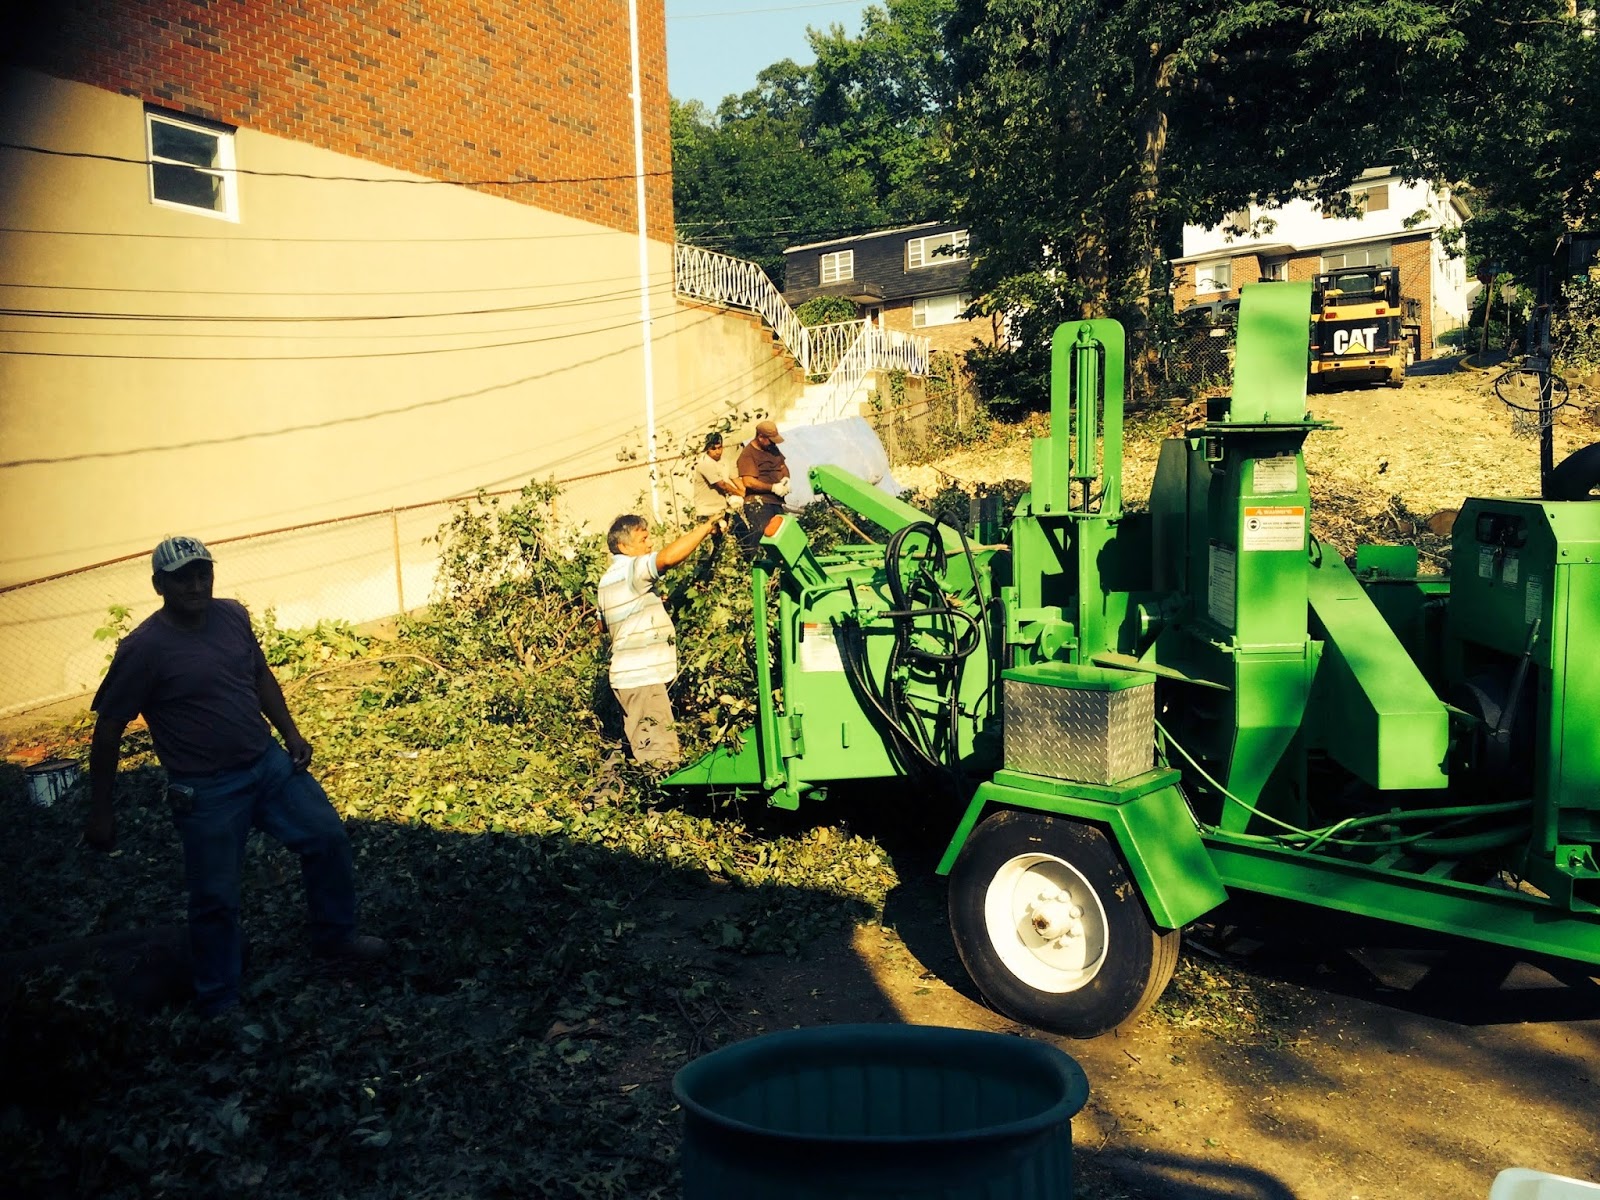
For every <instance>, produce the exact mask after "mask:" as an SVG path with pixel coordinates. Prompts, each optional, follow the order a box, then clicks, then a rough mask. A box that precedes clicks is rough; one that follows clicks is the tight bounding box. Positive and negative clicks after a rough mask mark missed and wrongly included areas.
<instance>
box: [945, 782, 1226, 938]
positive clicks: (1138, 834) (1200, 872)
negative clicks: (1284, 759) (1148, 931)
mask: <svg viewBox="0 0 1600 1200" xmlns="http://www.w3.org/2000/svg"><path fill="white" fill-rule="evenodd" d="M1040 782H1041V783H1044V784H1048V786H1049V789H1050V790H1049V791H1047V792H1046V791H1036V790H1035V789H1033V788H1031V787H1026V786H1020V787H1019V786H1016V785H1015V784H1013V783H1009V782H990V783H985V784H981V785H979V787H978V790H977V791H976V792H975V793H974V794H973V797H972V802H971V803H970V804H968V805H967V811H966V812H965V813H964V814H963V815H962V818H961V823H960V824H959V825H958V826H957V827H956V832H955V836H954V837H952V838H951V839H950V844H949V845H948V846H947V847H946V848H945V852H944V857H943V858H942V859H940V860H939V866H938V869H937V873H938V874H940V875H948V874H949V873H950V868H951V867H953V866H955V862H956V859H957V858H958V857H959V856H960V854H961V848H962V847H963V846H964V845H966V842H967V838H968V837H970V836H971V834H972V831H973V829H974V828H975V827H976V826H977V824H978V821H979V820H980V819H981V818H982V817H983V816H985V815H986V814H987V813H988V812H990V811H994V810H996V809H1000V808H1016V809H1023V810H1029V811H1033V812H1043V813H1050V814H1052V815H1054V816H1059V817H1064V818H1068V819H1071V820H1079V821H1084V822H1087V823H1088V824H1091V825H1097V826H1099V827H1100V828H1102V829H1104V830H1105V832H1106V833H1107V834H1109V835H1110V837H1111V840H1112V841H1113V842H1115V843H1116V846H1117V850H1118V851H1119V852H1120V853H1121V855H1122V858H1123V861H1124V862H1125V863H1126V864H1127V867H1128V872H1129V874H1130V875H1132V876H1133V879H1134V882H1135V883H1136V884H1137V885H1138V887H1139V892H1140V895H1141V897H1142V898H1143V900H1144V902H1145V905H1146V907H1147V908H1148V909H1149V910H1150V919H1151V920H1152V921H1153V922H1154V923H1155V924H1156V925H1157V926H1158V927H1159V928H1161V929H1181V928H1183V927H1184V926H1185V925H1187V924H1189V923H1190V922H1191V921H1196V920H1198V919H1199V918H1201V917H1203V916H1205V914H1206V913H1208V912H1210V911H1211V910H1212V909H1214V908H1216V907H1217V906H1218V905H1219V904H1221V903H1222V902H1223V901H1224V900H1226V899H1227V898H1228V893H1227V889H1226V888H1225V887H1223V884H1222V877H1221V876H1220V875H1218V874H1217V868H1216V865H1215V864H1214V863H1213V862H1212V861H1211V855H1210V853H1209V852H1208V851H1207V850H1206V845H1205V841H1204V839H1203V838H1202V837H1201V836H1200V830H1199V828H1198V827H1197V826H1196V825H1195V823H1194V818H1193V817H1192V816H1191V815H1190V812H1189V805H1188V802H1187V801H1186V800H1185V799H1184V797H1183V793H1182V792H1181V791H1179V790H1178V786H1177V784H1176V783H1166V784H1164V785H1162V786H1159V787H1154V788H1152V789H1150V790H1148V791H1144V792H1140V793H1139V794H1136V795H1132V796H1127V797H1126V798H1122V799H1119V801H1118V802H1116V803H1111V802H1108V801H1107V800H1106V799H1105V798H1104V796H1105V793H1106V789H1103V788H1094V787H1092V786H1088V785H1086V786H1084V787H1083V788H1082V792H1083V793H1093V794H1076V795H1075V794H1072V791H1073V785H1071V784H1065V783H1062V782H1061V781H1059V780H1041V781H1040Z"/></svg>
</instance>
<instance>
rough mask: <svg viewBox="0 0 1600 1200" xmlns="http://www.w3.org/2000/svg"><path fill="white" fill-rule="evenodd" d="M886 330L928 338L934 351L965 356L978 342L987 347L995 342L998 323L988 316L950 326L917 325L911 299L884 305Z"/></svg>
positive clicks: (952, 322) (956, 322) (952, 323)
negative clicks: (912, 322)
mask: <svg viewBox="0 0 1600 1200" xmlns="http://www.w3.org/2000/svg"><path fill="white" fill-rule="evenodd" d="M883 327H884V328H885V329H894V330H898V331H899V332H900V333H910V334H915V335H916V336H917V337H925V338H927V339H928V345H929V347H930V348H931V349H934V350H948V351H950V352H951V353H952V354H965V353H966V352H967V351H968V350H971V349H972V343H973V340H974V339H976V340H978V341H980V342H983V343H984V344H985V345H993V343H994V322H993V321H991V320H990V319H989V318H988V317H974V318H973V319H972V320H970V321H951V322H950V323H949V324H948V325H921V326H913V325H912V324H911V301H909V300H906V301H903V302H901V303H897V304H885V305H884V306H883Z"/></svg>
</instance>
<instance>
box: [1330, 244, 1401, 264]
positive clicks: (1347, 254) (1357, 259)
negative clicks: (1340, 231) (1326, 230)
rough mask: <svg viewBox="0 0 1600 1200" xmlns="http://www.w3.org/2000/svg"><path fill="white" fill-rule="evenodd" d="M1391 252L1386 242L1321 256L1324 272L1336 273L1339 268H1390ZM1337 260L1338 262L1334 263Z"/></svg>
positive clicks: (1349, 248) (1351, 247)
mask: <svg viewBox="0 0 1600 1200" xmlns="http://www.w3.org/2000/svg"><path fill="white" fill-rule="evenodd" d="M1392 255H1393V251H1392V249H1391V247H1390V245H1389V243H1388V242H1371V243H1368V244H1367V245H1365V246H1349V247H1347V248H1345V249H1343V250H1339V251H1337V252H1335V253H1333V254H1324V255H1323V256H1322V269H1323V270H1324V271H1337V270H1338V269H1339V268H1340V267H1392V266H1394V263H1393V262H1392V261H1391V259H1392ZM1335 260H1338V261H1335Z"/></svg>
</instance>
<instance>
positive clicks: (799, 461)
mask: <svg viewBox="0 0 1600 1200" xmlns="http://www.w3.org/2000/svg"><path fill="white" fill-rule="evenodd" d="M779 431H780V432H781V433H782V434H783V444H782V446H781V447H780V448H781V449H782V450H783V456H784V457H785V458H786V459H788V460H789V494H788V495H787V496H786V497H784V506H785V507H786V508H788V510H789V511H790V512H798V511H799V510H800V509H802V508H804V507H805V506H806V505H808V504H810V503H812V502H813V501H814V500H816V499H817V494H816V492H814V491H812V489H811V479H810V472H811V468H812V467H821V466H830V467H839V468H840V469H841V470H845V471H849V472H850V474H852V475H857V476H859V477H860V478H862V479H865V480H866V481H867V482H868V483H871V484H873V485H875V486H876V487H877V488H878V489H879V490H880V491H882V492H884V493H885V494H887V495H890V496H899V495H900V493H901V492H903V491H905V488H904V487H902V486H901V485H900V484H898V483H896V482H895V479H894V476H893V475H891V474H890V473H889V456H888V454H886V453H885V452H884V449H883V443H882V442H880V441H879V440H878V433H877V431H876V430H875V429H873V428H872V426H871V425H870V424H868V423H867V419H866V418H865V417H846V418H844V419H843V420H841V421H828V422H826V423H824V424H821V425H794V426H787V425H780V426H779ZM735 454H736V452H735ZM736 456H737V455H736Z"/></svg>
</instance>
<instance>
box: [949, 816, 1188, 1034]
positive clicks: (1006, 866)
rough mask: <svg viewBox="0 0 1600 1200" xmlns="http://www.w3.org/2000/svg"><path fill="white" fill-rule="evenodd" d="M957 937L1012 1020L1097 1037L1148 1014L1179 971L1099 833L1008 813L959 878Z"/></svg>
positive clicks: (977, 836)
mask: <svg viewBox="0 0 1600 1200" xmlns="http://www.w3.org/2000/svg"><path fill="white" fill-rule="evenodd" d="M950 929H951V933H952V934H953V935H954V937H955V943H956V950H957V952H958V953H959V954H960V955H961V961H962V963H963V965H964V966H965V967H966V968H967V973H968V974H969V975H971V976H972V979H973V982H974V983H976V984H977V985H978V990H979V991H981V992H982V993H983V995H984V997H985V998H986V999H987V1000H988V1001H989V1002H990V1003H991V1004H993V1005H994V1006H995V1008H997V1009H999V1010H1000V1011H1001V1012H1003V1013H1005V1014H1006V1015H1007V1016H1009V1017H1011V1018H1013V1019H1015V1020H1018V1021H1023V1022H1025V1023H1027V1024H1029V1025H1035V1026H1038V1027H1040V1028H1043V1029H1050V1030H1054V1031H1055V1032H1057V1033H1064V1034H1066V1035H1067V1036H1068V1037H1076V1038H1091V1037H1098V1036H1099V1035H1100V1034H1102V1033H1106V1032H1108V1031H1109V1030H1112V1029H1115V1028H1116V1027H1117V1026H1119V1025H1122V1024H1125V1023H1126V1022H1128V1021H1130V1020H1132V1019H1133V1018H1134V1017H1136V1016H1138V1015H1139V1014H1140V1013H1142V1012H1143V1011H1144V1010H1145V1009H1147V1008H1149V1007H1150V1005H1152V1004H1154V1003H1155V1001H1156V998H1157V997H1158V996H1160V995H1161V992H1162V989H1164V988H1165V987H1166V986H1167V982H1168V981H1169V980H1170V979H1171V978H1172V971H1173V968H1174V967H1175V966H1176V965H1177V962H1178V942H1179V933H1178V931H1177V930H1175V929H1174V930H1166V931H1163V930H1158V929H1156V928H1155V926H1154V925H1153V924H1152V923H1151V921H1150V917H1149V915H1148V913H1147V912H1146V911H1145V906H1144V902H1143V901H1142V900H1141V899H1140V898H1139V892H1138V889H1137V888H1136V887H1135V886H1134V883H1133V881H1132V880H1131V879H1130V878H1129V877H1128V873H1127V871H1126V869H1125V868H1124V867H1123V865H1122V861H1121V859H1120V858H1118V856H1117V853H1116V850H1115V849H1114V848H1113V847H1112V845H1111V843H1110V841H1108V840H1107V838H1106V836H1105V834H1103V833H1101V832H1100V831H1099V830H1098V829H1096V828H1094V827H1093V826H1092V825H1086V824H1084V823H1083V822H1081V821H1074V820H1068V819H1064V818H1060V817H1050V816H1045V815H1044V814H1041V813H1028V812H1014V811H1009V810H1007V811H1002V812H998V813H996V814H994V815H993V816H991V817H989V818H987V819H986V820H984V821H983V822H982V823H981V824H979V826H978V827H977V828H976V829H975V830H973V832H972V836H971V837H969V838H968V839H967V844H966V845H965V846H964V847H962V850H961V855H960V857H959V858H957V859H956V863H955V867H954V868H953V869H952V871H951V872H950Z"/></svg>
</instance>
